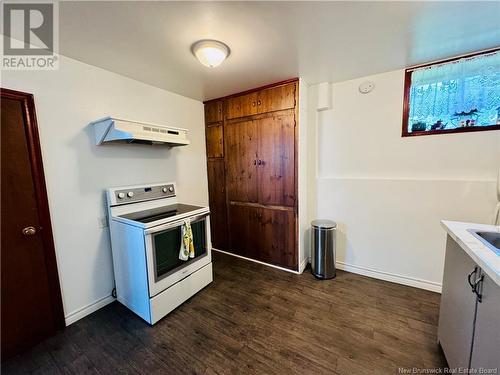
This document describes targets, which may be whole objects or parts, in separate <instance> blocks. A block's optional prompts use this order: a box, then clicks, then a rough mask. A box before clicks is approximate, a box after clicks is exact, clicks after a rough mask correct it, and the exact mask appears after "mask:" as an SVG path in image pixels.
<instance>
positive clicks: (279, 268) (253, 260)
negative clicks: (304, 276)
mask: <svg viewBox="0 0 500 375" xmlns="http://www.w3.org/2000/svg"><path fill="white" fill-rule="evenodd" d="M212 250H213V251H217V252H219V253H222V254H227V255H231V256H233V257H236V258H241V259H245V260H249V261H250V262H254V263H259V264H263V265H264V266H268V267H272V268H276V269H278V270H281V271H286V272H291V273H296V274H301V273H302V272H303V271H304V269H303V268H302V271H294V270H290V269H288V268H284V267H280V266H275V265H274V264H269V263H265V262H261V261H260V260H255V259H251V258H247V257H244V256H241V255H237V254H233V253H230V252H227V251H224V250H219V249H216V248H214V247H212ZM303 263H305V264H304V268H305V266H306V265H307V259H304V261H303V262H302V263H301V264H300V267H302V264H303ZM300 267H299V270H300Z"/></svg>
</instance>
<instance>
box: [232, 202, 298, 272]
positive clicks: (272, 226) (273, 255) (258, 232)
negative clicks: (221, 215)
mask: <svg viewBox="0 0 500 375" xmlns="http://www.w3.org/2000/svg"><path fill="white" fill-rule="evenodd" d="M229 217H230V220H231V230H230V234H229V238H230V246H229V247H230V249H231V250H232V251H234V252H235V253H236V254H238V255H242V256H246V257H250V258H253V259H256V260H260V261H262V262H266V263H271V264H275V265H279V266H283V267H288V268H294V267H295V266H296V264H297V252H296V250H295V214H294V211H293V210H288V209H273V208H266V207H259V206H253V205H248V204H242V203H232V204H230V205H229Z"/></svg>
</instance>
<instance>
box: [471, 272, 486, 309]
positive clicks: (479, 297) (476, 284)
mask: <svg viewBox="0 0 500 375" xmlns="http://www.w3.org/2000/svg"><path fill="white" fill-rule="evenodd" d="M483 279H484V275H481V276H479V277H478V278H477V279H476V281H475V282H474V286H473V288H472V291H473V292H474V293H475V294H476V296H477V302H479V303H481V302H483V295H482V293H480V292H479V286H480V285H481V283H482V282H483Z"/></svg>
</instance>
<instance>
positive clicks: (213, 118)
mask: <svg viewBox="0 0 500 375" xmlns="http://www.w3.org/2000/svg"><path fill="white" fill-rule="evenodd" d="M296 97H297V81H292V82H287V83H282V84H278V85H276V86H272V87H267V88H265V89H261V90H255V91H252V92H246V93H243V94H241V95H234V96H231V97H228V98H227V99H222V100H215V101H211V102H209V103H207V104H206V108H205V117H206V119H207V126H208V127H207V128H206V138H207V157H208V168H209V171H208V180H209V187H210V208H211V215H212V221H213V224H212V236H213V238H214V240H213V243H214V247H216V248H219V249H221V250H226V251H228V252H232V253H235V254H238V255H241V256H244V257H248V258H251V259H256V260H259V261H263V262H266V263H270V264H274V265H278V266H281V267H286V268H290V269H293V270H297V269H298V254H297V251H298V250H297V234H296V231H297V229H296V217H297V201H296V197H297V191H296V189H297V188H296V186H297V184H296V160H297V157H296V154H295V152H296V133H297V131H296V129H297V128H296V126H297V118H296V116H297V111H296ZM217 103H219V104H217ZM217 106H219V107H217ZM216 108H225V111H222V119H221V118H220V117H217V115H216V114H217V113H218V112H217V111H218V110H217V109H216ZM221 161H222V162H221ZM221 165H223V167H224V168H222V166H221ZM221 184H223V185H224V187H225V191H224V193H221V191H222V190H221V189H220V188H221ZM223 210H226V211H225V212H226V215H225V216H224V214H223V213H222V211H223ZM223 226H225V230H226V231H225V232H224V228H223ZM224 233H225V234H226V237H225V238H226V239H227V240H226V242H224V240H223V238H224ZM216 243H217V244H218V245H216ZM218 246H220V247H218Z"/></svg>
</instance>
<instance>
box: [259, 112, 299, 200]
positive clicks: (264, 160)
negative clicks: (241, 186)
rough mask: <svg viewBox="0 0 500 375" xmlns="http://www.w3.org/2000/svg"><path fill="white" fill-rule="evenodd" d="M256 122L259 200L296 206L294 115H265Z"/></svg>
mask: <svg viewBox="0 0 500 375" xmlns="http://www.w3.org/2000/svg"><path fill="white" fill-rule="evenodd" d="M256 122H257V133H258V150H257V155H258V161H257V171H258V202H259V203H261V204H264V205H274V206H289V207H293V206H294V205H295V116H294V114H293V113H288V114H283V115H275V116H272V117H266V118H263V119H260V120H256Z"/></svg>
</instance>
